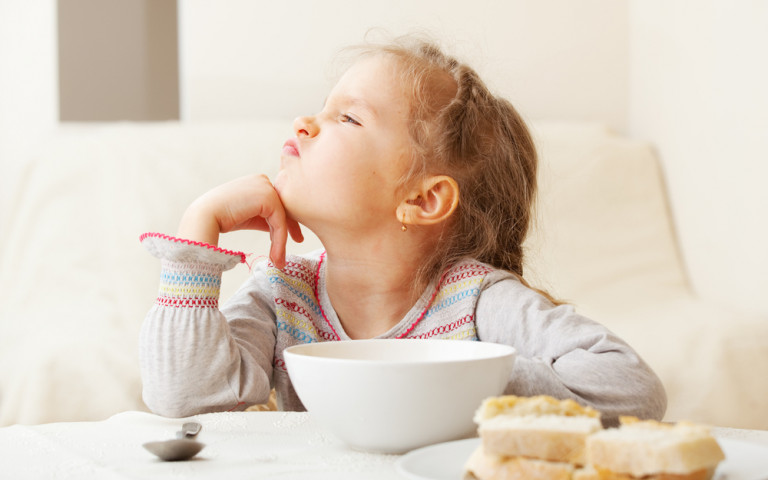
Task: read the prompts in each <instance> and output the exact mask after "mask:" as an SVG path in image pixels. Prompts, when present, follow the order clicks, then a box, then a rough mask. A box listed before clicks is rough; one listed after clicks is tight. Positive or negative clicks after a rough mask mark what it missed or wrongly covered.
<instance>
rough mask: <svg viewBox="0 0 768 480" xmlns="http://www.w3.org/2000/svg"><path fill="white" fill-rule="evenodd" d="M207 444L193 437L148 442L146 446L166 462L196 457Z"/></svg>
mask: <svg viewBox="0 0 768 480" xmlns="http://www.w3.org/2000/svg"><path fill="white" fill-rule="evenodd" d="M204 446H205V444H203V443H200V442H198V441H197V440H194V439H191V438H174V439H173V440H164V441H160V442H147V443H145V444H144V448H146V449H147V450H149V451H150V452H152V453H153V454H155V455H157V456H158V457H159V458H160V459H161V460H165V461H166V462H178V461H182V460H189V459H190V458H192V457H194V456H195V455H197V454H198V453H200V450H202V449H203V447H204Z"/></svg>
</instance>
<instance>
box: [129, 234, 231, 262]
mask: <svg viewBox="0 0 768 480" xmlns="http://www.w3.org/2000/svg"><path fill="white" fill-rule="evenodd" d="M149 237H153V238H162V239H163V240H169V241H171V242H176V243H185V244H187V245H195V246H198V247H205V248H207V249H208V250H213V251H214V252H219V253H225V254H227V255H233V256H238V257H240V263H245V253H243V252H236V251H234V250H227V249H226V248H220V247H217V246H215V245H211V244H210V243H205V242H196V241H194V240H185V239H183V238H177V237H172V236H170V235H165V234H163V233H155V232H147V233H143V234H141V235H140V236H139V241H140V242H143V241H144V239H146V238H149Z"/></svg>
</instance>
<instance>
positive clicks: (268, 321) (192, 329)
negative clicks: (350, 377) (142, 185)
mask: <svg viewBox="0 0 768 480" xmlns="http://www.w3.org/2000/svg"><path fill="white" fill-rule="evenodd" d="M143 243H144V245H145V246H146V247H147V249H148V250H150V252H151V253H153V254H154V255H156V256H158V257H159V258H161V261H162V272H161V281H160V292H159V294H158V298H157V301H156V303H155V305H154V306H152V308H151V309H150V311H149V312H148V313H147V316H146V318H145V320H144V323H143V325H142V330H141V335H140V340H139V357H140V366H141V375H142V382H143V386H144V391H143V396H144V401H145V403H146V404H147V406H148V407H149V408H150V409H151V410H152V411H153V412H155V413H158V414H161V415H165V416H173V417H179V416H187V415H192V414H196V413H203V412H211V411H222V410H232V409H237V408H240V407H245V406H247V405H250V404H254V403H265V402H266V401H267V399H268V396H269V391H270V388H271V385H270V383H271V377H272V360H273V354H274V346H275V335H276V332H275V324H274V312H273V309H272V307H271V302H270V301H269V294H268V292H269V290H268V281H267V280H266V278H265V277H264V276H263V275H261V276H260V275H259V272H254V275H253V276H252V277H251V279H250V280H249V281H248V282H246V284H245V285H244V286H243V287H242V288H241V289H240V290H239V291H238V292H237V293H236V294H235V295H234V296H233V298H232V299H231V300H230V301H229V302H228V306H227V307H225V308H223V309H222V310H219V308H218V297H219V286H220V284H221V275H222V272H223V271H225V270H227V269H229V268H232V267H233V266H234V265H235V264H237V263H239V262H240V261H241V254H239V253H237V252H228V251H225V250H221V249H214V248H211V247H210V246H205V245H201V244H195V243H194V242H186V241H183V240H179V239H174V238H172V237H166V236H157V235H153V236H149V237H144V238H143ZM265 282H266V284H267V285H265Z"/></svg>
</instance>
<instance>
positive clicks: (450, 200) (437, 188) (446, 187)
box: [397, 175, 459, 225]
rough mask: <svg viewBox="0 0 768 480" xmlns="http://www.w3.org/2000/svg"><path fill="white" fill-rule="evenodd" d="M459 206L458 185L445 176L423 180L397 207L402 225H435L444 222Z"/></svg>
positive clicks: (398, 217)
mask: <svg viewBox="0 0 768 480" xmlns="http://www.w3.org/2000/svg"><path fill="white" fill-rule="evenodd" d="M458 205H459V184H458V183H456V180H454V179H453V178H451V177H449V176H447V175H437V176H434V177H429V178H427V179H425V180H424V181H423V182H422V183H421V185H419V186H418V187H417V188H416V189H414V190H412V191H411V193H410V194H409V195H408V196H407V197H406V198H405V200H403V201H402V202H401V203H400V205H398V207H397V219H398V221H400V222H402V223H403V224H405V225H407V224H411V225H435V224H438V223H441V222H444V221H446V220H447V219H448V218H449V217H450V216H451V215H452V214H453V212H454V211H455V210H456V207H457V206H458Z"/></svg>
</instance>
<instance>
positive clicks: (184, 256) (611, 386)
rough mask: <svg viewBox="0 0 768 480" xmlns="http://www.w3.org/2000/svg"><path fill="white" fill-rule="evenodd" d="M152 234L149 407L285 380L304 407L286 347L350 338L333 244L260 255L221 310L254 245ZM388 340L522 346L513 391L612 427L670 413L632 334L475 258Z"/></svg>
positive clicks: (165, 411) (177, 412)
mask: <svg viewBox="0 0 768 480" xmlns="http://www.w3.org/2000/svg"><path fill="white" fill-rule="evenodd" d="M143 243H144V245H145V246H146V247H147V249H148V250H150V251H151V252H152V253H153V254H154V255H156V256H158V257H159V258H161V259H162V264H163V269H162V273H161V287H160V293H159V295H158V299H157V301H156V303H155V305H154V306H153V307H152V308H151V310H150V311H149V313H148V314H147V317H146V319H145V321H144V324H143V327H142V332H141V338H140V361H141V371H142V380H143V384H144V401H145V402H146V404H147V406H149V408H150V409H151V410H152V411H153V412H155V413H158V414H161V415H166V416H187V415H192V414H196V413H202V412H212V411H223V410H234V409H242V408H245V407H247V406H249V405H252V404H257V403H265V402H266V401H267V398H268V396H269V392H270V390H271V389H272V388H274V389H275V390H276V392H277V396H278V404H279V406H280V408H281V409H283V410H303V409H304V407H303V406H302V404H301V401H300V400H299V398H298V397H297V395H296V393H295V391H294V390H293V387H292V385H291V380H290V378H289V376H288V372H287V370H286V368H285V363H284V361H283V350H284V349H285V348H287V347H289V346H291V345H296V344H300V343H307V342H315V341H334V340H348V339H349V337H348V336H347V335H346V334H345V332H344V329H343V327H342V325H341V323H340V322H339V319H338V317H337V316H336V314H335V312H334V310H333V306H332V305H331V303H330V300H329V298H328V295H327V293H326V291H325V268H324V267H325V264H324V263H323V262H322V254H321V252H317V253H314V254H310V255H306V256H289V258H288V259H287V260H288V265H287V266H286V268H284V269H283V270H282V271H280V270H278V269H276V268H275V267H274V266H273V265H272V264H271V263H269V262H262V263H259V264H257V265H256V266H254V268H253V271H252V274H251V276H250V277H249V279H248V280H247V281H246V282H245V283H244V284H243V285H242V287H241V288H240V290H239V291H238V292H237V293H236V294H235V295H233V297H232V298H231V299H230V300H229V301H228V302H227V304H226V305H225V306H223V307H222V308H221V309H219V308H218V296H219V286H220V283H221V273H222V272H223V271H225V270H227V269H229V268H232V267H233V266H234V265H236V264H237V263H239V262H241V261H243V259H244V258H243V255H242V254H240V253H238V252H229V251H226V250H222V249H218V248H213V247H210V246H206V245H201V244H194V242H187V241H183V240H179V239H175V238H173V237H167V236H162V235H157V234H150V235H147V236H145V237H143ZM377 338H447V339H457V340H458V339H461V340H480V341H486V342H496V343H503V344H507V345H511V346H513V347H515V349H516V350H517V354H518V356H517V359H516V361H515V366H514V371H513V373H512V375H511V376H510V379H509V383H508V385H507V388H506V392H505V393H509V394H515V395H522V396H528V395H538V394H546V395H551V396H554V397H556V398H572V399H574V400H576V401H578V402H580V403H582V404H584V405H589V406H591V407H593V408H596V409H598V410H599V411H601V412H602V414H603V422H604V423H605V424H606V425H615V424H616V423H617V421H618V416H619V415H634V416H638V417H640V418H653V419H657V420H659V419H661V418H662V417H663V415H664V411H665V409H666V395H665V392H664V388H663V386H662V385H661V382H660V381H659V379H658V377H657V376H656V375H655V374H654V373H653V371H652V370H651V369H650V368H649V367H648V365H647V364H646V363H645V362H644V361H643V360H642V359H641V358H640V357H639V356H638V355H637V353H636V352H635V351H634V350H632V348H631V347H629V346H628V345H627V344H626V343H625V342H624V341H622V340H621V339H619V338H618V337H617V336H616V335H614V334H613V333H612V332H610V331H609V330H608V329H607V328H605V327H604V326H602V325H600V324H598V323H596V322H594V321H592V320H589V319H587V318H585V317H583V316H581V315H579V314H577V313H576V312H575V311H574V309H573V307H572V306H570V305H558V306H556V305H553V304H552V303H551V302H550V301H549V300H548V299H546V298H545V297H544V296H542V295H541V294H539V293H538V292H536V291H534V290H532V289H530V288H528V287H526V286H525V285H523V284H522V283H520V281H519V280H518V279H517V278H516V277H515V276H514V275H512V274H510V273H508V272H505V271H502V270H497V269H494V268H492V267H489V266H488V265H484V264H482V263H479V262H476V261H472V260H466V261H464V262H461V263H460V264H459V265H456V266H455V267H453V268H452V269H451V270H450V271H449V272H447V273H446V274H445V275H444V276H443V277H442V278H441V280H440V281H439V282H434V283H433V284H432V285H430V286H429V287H428V288H427V289H426V290H425V292H424V294H423V295H422V296H421V298H420V299H419V300H418V301H417V302H416V304H415V305H414V306H413V308H412V309H411V310H410V311H409V312H408V313H407V314H406V315H405V317H404V318H403V319H402V321H400V322H399V323H398V324H397V325H395V326H394V327H393V328H392V329H391V330H389V331H388V332H386V333H384V334H382V335H380V336H379V337H377ZM329 394H331V395H332V394H333V392H329Z"/></svg>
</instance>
